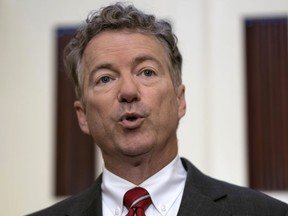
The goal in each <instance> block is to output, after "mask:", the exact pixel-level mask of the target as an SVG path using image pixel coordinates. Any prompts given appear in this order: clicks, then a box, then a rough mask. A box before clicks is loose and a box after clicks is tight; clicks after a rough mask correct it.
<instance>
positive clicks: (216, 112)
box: [0, 0, 288, 216]
mask: <svg viewBox="0 0 288 216" xmlns="http://www.w3.org/2000/svg"><path fill="white" fill-rule="evenodd" d="M109 2H111V1H106V0H98V1H92V0H84V1H71V0H69V1H68V0H63V1H58V0H50V1H37V0H25V1H20V0H18V1H17V0H1V1H0V65H1V70H0V73H1V79H0V99H1V106H0V111H1V112H0V119H1V122H2V123H1V126H0V193H1V196H0V215H5V216H10V215H11V216H14V215H23V214H26V213H28V212H31V211H34V210H37V209H40V208H43V207H45V206H47V205H50V204H52V203H54V202H55V201H57V199H56V198H55V197H54V196H53V175H54V173H53V166H54V156H53V153H54V147H53V145H54V143H53V141H54V127H53V126H54V105H55V104H54V101H55V98H54V74H55V71H54V69H55V62H54V60H55V56H54V53H55V50H54V48H55V44H54V43H55V40H54V31H55V28H56V27H57V26H61V25H70V24H77V23H78V22H79V21H80V20H83V19H84V18H85V17H86V15H87V13H88V12H89V11H90V10H91V9H94V8H99V7H100V6H103V5H106V4H107V3H109ZM133 2H135V4H136V6H139V7H141V8H142V9H144V10H146V11H150V12H152V13H155V14H157V15H158V16H160V17H170V18H171V19H172V20H173V23H174V26H175V31H176V34H177V35H178V37H179V42H180V43H179V45H180V49H181V50H182V54H183V56H184V65H183V80H184V83H185V84H186V86H187V89H186V97H187V103H188V111H187V115H186V117H185V118H184V119H183V120H182V121H181V125H180V128H179V133H178V134H179V142H180V155H182V156H185V157H186V158H188V159H190V160H191V161H193V162H194V163H195V164H196V165H197V166H198V167H199V168H200V169H202V170H203V171H204V172H206V173H208V174H210V175H213V176H215V177H217V178H220V179H225V180H227V181H230V182H233V183H236V184H240V185H246V183H247V181H246V179H247V175H246V154H245V151H246V149H245V99H244V94H243V93H244V80H243V78H244V77H243V50H242V48H243V46H242V43H243V38H242V33H243V32H242V21H243V18H244V17H245V16H252V15H253V16H255V15H262V14H263V15H272V14H279V13H280V14H283V13H286V14H287V11H288V1H287V0H254V1H251V0H179V1H177V4H176V3H175V1H173V0H160V1H159V0H158V1H153V0H146V1H141V0H139V1H133ZM71 108H72V107H71ZM100 166H101V165H100ZM273 195H275V196H277V197H279V198H281V199H283V200H286V201H288V195H287V194H285V193H282V194H278V193H277V194H273Z"/></svg>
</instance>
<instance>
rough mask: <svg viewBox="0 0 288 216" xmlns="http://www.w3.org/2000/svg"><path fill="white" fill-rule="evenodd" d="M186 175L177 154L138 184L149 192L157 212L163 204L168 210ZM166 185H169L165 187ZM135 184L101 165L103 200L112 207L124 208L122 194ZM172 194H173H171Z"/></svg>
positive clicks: (179, 191) (182, 186)
mask: <svg viewBox="0 0 288 216" xmlns="http://www.w3.org/2000/svg"><path fill="white" fill-rule="evenodd" d="M186 176H187V173H186V170H185V169H184V167H183V165H182V162H181V160H180V157H179V156H178V155H177V156H176V158H175V159H174V160H173V161H171V162H170V163H169V164H168V165H167V166H165V167H164V168H163V169H161V170H160V171H159V172H157V173H156V174H154V175H153V176H151V177H150V178H148V179H147V180H146V181H144V182H143V183H142V184H140V185H139V186H140V187H143V188H145V189H146V190H147V191H148V192H149V194H150V196H151V199H152V202H153V205H154V206H155V208H156V209H157V210H158V211H159V212H161V209H162V208H163V206H165V208H166V212H168V211H169V209H170V208H171V206H172V205H173V203H174V202H175V200H176V199H177V197H178V196H179V195H180V194H181V192H182V191H183V189H184V184H185V180H186ZM167 185H169V187H167ZM136 186H137V185H134V184H133V183H131V182H129V181H127V180H125V179H122V178H120V177H118V176H116V175H115V174H113V173H111V172H110V171H108V170H107V169H106V168H105V167H103V182H102V193H103V202H104V203H110V206H111V207H112V209H118V210H120V211H121V212H122V211H123V208H124V207H123V196H124V194H125V193H126V191H128V190H130V189H131V188H133V187H136ZM172 194H173V196H171V195H172ZM111 204H112V205H111ZM162 210H163V209H162Z"/></svg>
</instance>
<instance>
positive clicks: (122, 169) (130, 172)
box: [103, 148, 177, 185]
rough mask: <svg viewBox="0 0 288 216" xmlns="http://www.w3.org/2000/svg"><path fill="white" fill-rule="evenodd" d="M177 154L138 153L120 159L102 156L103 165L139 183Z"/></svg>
mask: <svg viewBox="0 0 288 216" xmlns="http://www.w3.org/2000/svg"><path fill="white" fill-rule="evenodd" d="M176 155H177V148H176V150H175V151H173V152H170V153H169V154H166V155H165V153H164V152H163V153H162V154H161V155H160V156H159V155H157V156H153V155H150V156H148V155H140V156H135V157H131V156H129V157H127V156H126V157H124V158H123V157H122V158H120V160H116V159H115V158H114V159H112V160H111V158H109V160H108V159H107V160H106V159H105V157H103V158H104V162H105V167H106V168H107V169H108V170H109V171H110V172H112V173H114V174H115V175H117V176H119V177H121V178H123V179H125V180H127V181H129V182H131V183H133V184H135V185H140V184H141V183H142V182H144V181H145V180H146V179H148V178H149V177H151V176H152V175H154V174H155V173H157V172H159V171H160V170H161V169H162V168H164V167H165V166H166V165H168V164H169V163H170V162H171V161H172V160H173V159H174V158H175V157H176Z"/></svg>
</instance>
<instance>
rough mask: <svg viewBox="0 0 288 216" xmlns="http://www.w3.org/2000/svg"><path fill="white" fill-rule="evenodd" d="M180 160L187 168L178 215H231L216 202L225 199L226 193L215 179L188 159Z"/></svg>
mask: <svg viewBox="0 0 288 216" xmlns="http://www.w3.org/2000/svg"><path fill="white" fill-rule="evenodd" d="M181 160H182V163H183V166H184V168H185V169H186V170H187V179H186V184H185V188H184V193H183V197H182V201H181V205H180V209H179V212H178V216H186V215H189V216H196V215H197V216H200V215H201V216H211V215H215V216H216V215H219V216H220V215H221V216H228V215H231V213H229V212H228V211H227V210H226V209H224V208H223V207H222V206H221V205H219V203H217V202H218V201H220V200H222V199H225V198H226V197H227V194H226V193H225V192H223V190H222V189H221V187H219V185H218V184H215V180H214V179H211V178H210V177H208V176H206V175H204V174H203V173H201V172H200V171H199V170H198V169H197V168H196V167H195V166H193V165H192V164H191V163H190V162H189V161H188V160H186V159H183V158H182V159H181Z"/></svg>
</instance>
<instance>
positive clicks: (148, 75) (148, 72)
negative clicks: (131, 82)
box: [141, 69, 155, 77]
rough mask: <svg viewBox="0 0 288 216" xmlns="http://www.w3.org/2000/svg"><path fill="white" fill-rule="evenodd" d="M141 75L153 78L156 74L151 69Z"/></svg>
mask: <svg viewBox="0 0 288 216" xmlns="http://www.w3.org/2000/svg"><path fill="white" fill-rule="evenodd" d="M141 73H142V74H143V76H146V77H151V76H153V75H154V74H155V72H154V71H153V70H150V69H145V70H143V71H142V72H141Z"/></svg>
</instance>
